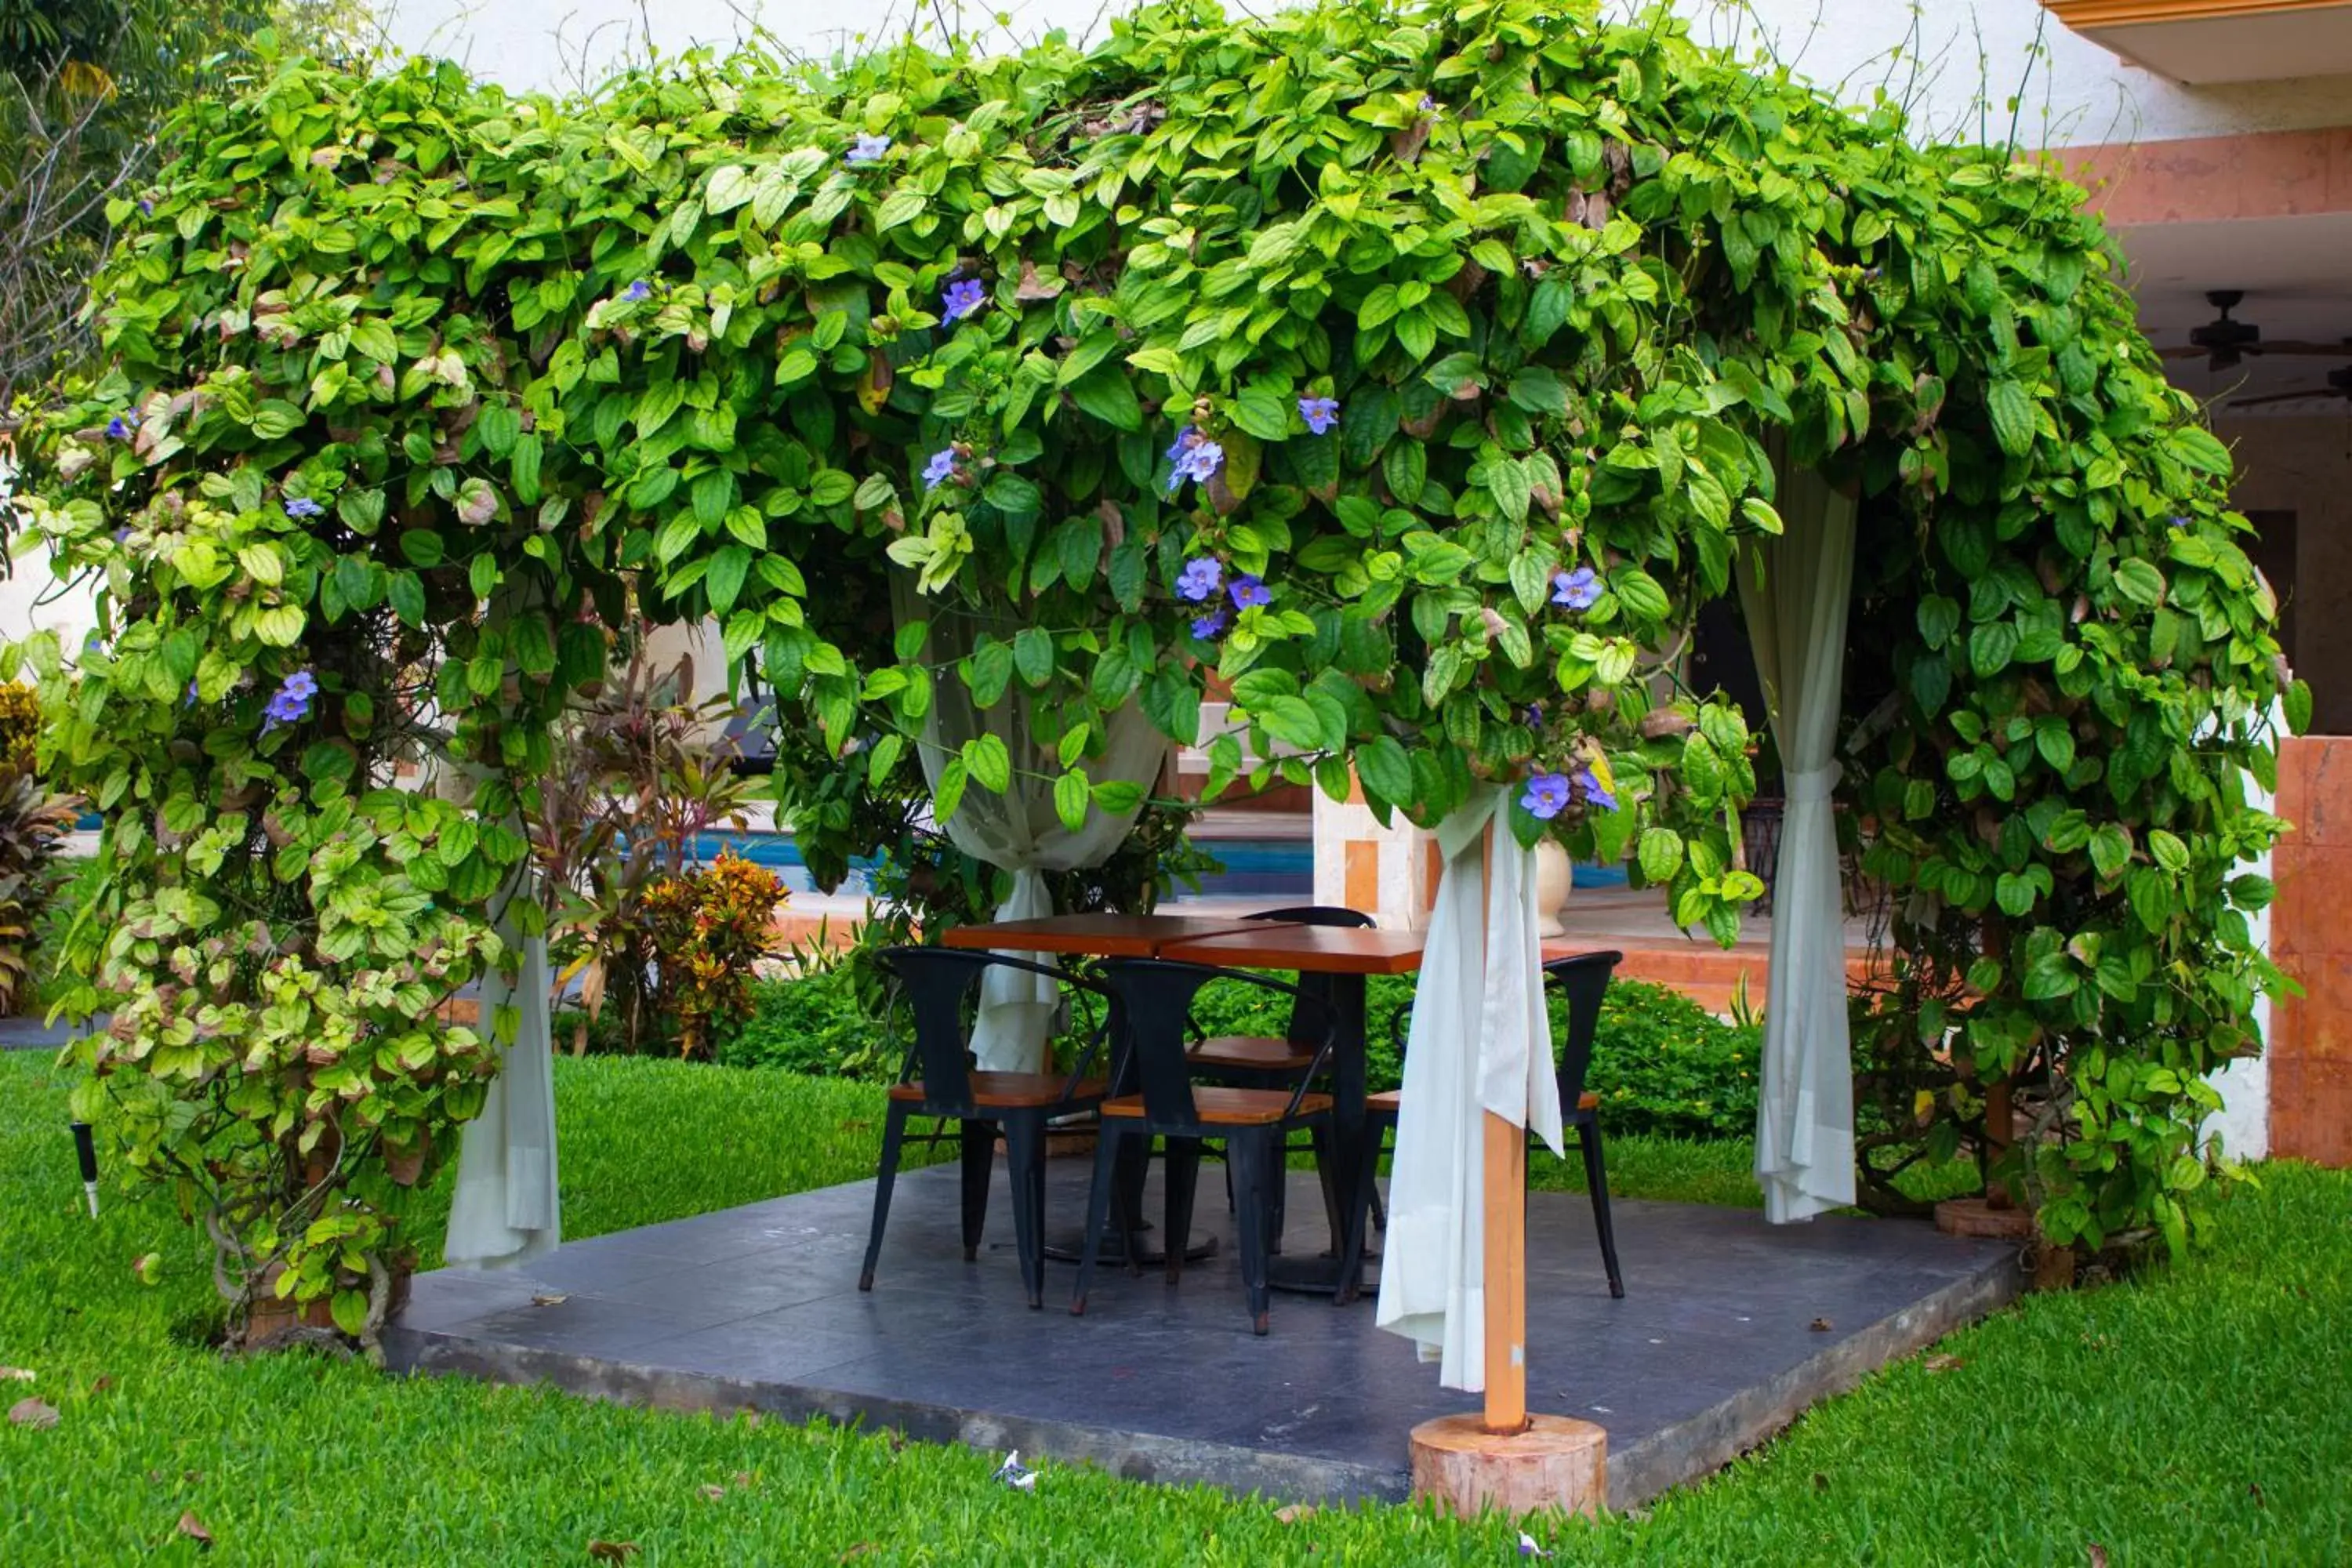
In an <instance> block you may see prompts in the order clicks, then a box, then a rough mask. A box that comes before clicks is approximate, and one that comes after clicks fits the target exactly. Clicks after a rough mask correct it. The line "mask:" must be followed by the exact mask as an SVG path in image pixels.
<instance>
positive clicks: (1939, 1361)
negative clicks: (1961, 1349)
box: [1927, 1355, 1969, 1372]
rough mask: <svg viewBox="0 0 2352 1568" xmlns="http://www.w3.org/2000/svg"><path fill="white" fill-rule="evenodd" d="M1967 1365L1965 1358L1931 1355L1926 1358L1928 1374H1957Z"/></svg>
mask: <svg viewBox="0 0 2352 1568" xmlns="http://www.w3.org/2000/svg"><path fill="white" fill-rule="evenodd" d="M1968 1364H1969V1362H1968V1358H1967V1357H1966V1356H1957V1355H1931V1356H1929V1357H1928V1358H1927V1370H1928V1371H1929V1372H1958V1371H1959V1370H1960V1368H1962V1367H1964V1366H1966V1365H1968Z"/></svg>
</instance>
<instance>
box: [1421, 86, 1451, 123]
mask: <svg viewBox="0 0 2352 1568" xmlns="http://www.w3.org/2000/svg"><path fill="white" fill-rule="evenodd" d="M1421 111H1422V112H1423V114H1426V115H1428V116H1429V117H1430V118H1431V119H1432V120H1434V119H1436V118H1437V117H1438V116H1439V115H1441V114H1443V113H1444V112H1445V111H1444V110H1442V109H1440V108H1438V107H1437V100H1435V99H1433V98H1432V97H1430V96H1429V94H1427V93H1425V92H1424V93H1423V94H1422V95H1421Z"/></svg>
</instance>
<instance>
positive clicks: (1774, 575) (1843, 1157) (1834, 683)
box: [1739, 461, 1855, 1225]
mask: <svg viewBox="0 0 2352 1568" xmlns="http://www.w3.org/2000/svg"><path fill="white" fill-rule="evenodd" d="M1779 492H1780V494H1779V501H1778V505H1779V508H1780V521H1781V526H1782V531H1781V533H1780V537H1779V538H1777V539H1766V540H1764V541H1762V542H1759V544H1757V545H1755V546H1754V547H1753V559H1751V560H1750V561H1748V562H1746V563H1743V568H1744V569H1743V570H1742V571H1741V572H1740V573H1739V596H1740V603H1741V605H1742V606H1743V607H1744V608H1745V610H1746V611H1747V615H1748V631H1749V635H1750V637H1751V638H1752V640H1753V642H1754V644H1755V652H1756V668H1757V672H1758V673H1759V675H1760V676H1761V677H1762V678H1763V684H1764V693H1765V700H1766V702H1767V704H1768V705H1769V709H1770V711H1771V721H1772V737H1773V739H1774V741H1776V742H1778V743H1779V745H1780V767H1781V772H1782V776H1783V781H1784V782H1783V784H1782V789H1781V794H1782V795H1783V797H1784V799H1785V800H1786V802H1787V805H1786V807H1785V809H1784V813H1783V815H1782V816H1781V819H1780V858H1779V861H1778V862H1777V866H1776V869H1775V871H1774V880H1773V888H1772V969H1771V975H1772V983H1771V992H1770V996H1769V1003H1768V1005H1767V1006H1766V1008H1765V1012H1764V1059H1763V1070H1762V1080H1763V1081H1762V1092H1761V1094H1760V1096H1759V1101H1758V1105H1757V1110H1756V1179H1757V1180H1758V1181H1759V1183H1761V1184H1762V1185H1763V1188H1764V1213H1765V1217H1766V1218H1768V1219H1769V1220H1770V1221H1772V1223H1774V1224H1775V1225H1786V1224H1788V1223H1790V1221H1793V1220H1802V1219H1811V1217H1812V1216H1813V1215H1817V1214H1820V1213H1821V1212H1822V1211H1823V1210H1825V1209H1832V1208H1838V1207H1842V1206H1844V1205H1850V1204H1852V1203H1853V1048H1852V1043H1851V1040H1850V1038H1849V1036H1848V1032H1847V1020H1846V991H1845V899H1844V892H1843V887H1842V885H1841V878H1840V875H1839V868H1838V848H1837V823H1836V817H1835V814H1834V812H1833V810H1832V805H1831V795H1832V792H1833V791H1834V790H1835V789H1836V787H1837V782H1838V775H1839V768H1838V763H1837V761H1836V757H1835V751H1836V746H1837V721H1838V712H1839V708H1840V703H1841V700H1842V695H1843V684H1844V675H1845V626H1846V604H1847V599H1848V596H1849V595H1850V593H1851V591H1852V588H1853V542H1854V510H1855V503H1854V498H1853V495H1852V494H1849V493H1847V492H1844V491H1842V490H1840V489H1837V488H1835V487H1834V486H1832V484H1831V483H1830V482H1829V481H1828V480H1826V479H1823V478H1822V476H1821V475H1819V474H1817V473H1815V472H1813V471H1812V470H1811V469H1810V468H1799V469H1795V470H1794V471H1791V469H1790V465H1789V464H1787V463H1786V462H1785V461H1783V462H1781V463H1780V483H1779ZM1759 578H1760V581H1759Z"/></svg>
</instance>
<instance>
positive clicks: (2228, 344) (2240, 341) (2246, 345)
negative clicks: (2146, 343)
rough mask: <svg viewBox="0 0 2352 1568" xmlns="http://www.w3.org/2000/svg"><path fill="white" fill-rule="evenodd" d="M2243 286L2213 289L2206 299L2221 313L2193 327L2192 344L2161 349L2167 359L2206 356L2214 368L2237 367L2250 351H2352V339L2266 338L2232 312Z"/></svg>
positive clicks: (2209, 366)
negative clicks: (2297, 339) (2298, 339)
mask: <svg viewBox="0 0 2352 1568" xmlns="http://www.w3.org/2000/svg"><path fill="white" fill-rule="evenodd" d="M2245 298H2246V291H2245V290H2244V289H2208V290H2207V291H2206V294H2205V302H2206V303H2207V304H2209V305H2210V306H2212V307H2213V309H2214V310H2216V311H2218V312H2219V314H2218V315H2217V316H2216V317H2215V318H2214V319H2213V320H2212V321H2208V322H2206V323H2205V324H2204V325H2203V326H2201V327H2191V328H2190V329H2189V346H2188V347H2187V348H2179V349H2161V350H2158V353H2161V354H2162V355H2163V357H2165V358H2166V359H2195V358H2198V357H2200V356H2202V357H2203V359H2204V361H2205V364H2206V368H2207V369H2209V370H2213V371H2225V370H2235V369H2236V368H2237V367H2238V366H2239V365H2240V364H2242V363H2244V361H2245V359H2246V356H2247V355H2249V354H2341V353H2352V342H2339V343H2298V342H2267V343H2266V342H2263V330H2262V328H2260V327H2258V326H2256V325H2254V324H2253V323H2252V321H2237V320H2235V319H2233V318H2232V317H2231V314H2230V312H2231V311H2232V310H2236V309H2237V308H2238V307H2239V305H2240V304H2242V303H2243V302H2244V300H2245Z"/></svg>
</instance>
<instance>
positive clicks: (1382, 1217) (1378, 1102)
mask: <svg viewBox="0 0 2352 1568" xmlns="http://www.w3.org/2000/svg"><path fill="white" fill-rule="evenodd" d="M1624 957H1625V955H1624V954H1623V953H1622V952H1580V953H1578V954H1576V955H1575V956H1574V957H1572V958H1556V959H1553V960H1552V961H1551V962H1550V963H1547V964H1545V965H1544V984H1546V985H1549V986H1557V987H1559V991H1560V994H1562V995H1563V996H1564V997H1565V998H1566V999H1567V1001H1568V1037H1567V1039H1566V1040H1565V1041H1563V1042H1562V1043H1561V1047H1560V1052H1559V1060H1558V1062H1557V1063H1556V1065H1555V1066H1554V1068H1553V1077H1554V1081H1555V1082H1557V1083H1558V1084H1559V1121H1560V1131H1562V1132H1563V1133H1565V1134H1567V1135H1569V1136H1571V1137H1573V1138H1574V1139H1575V1140H1576V1144H1577V1148H1578V1150H1579V1151H1580V1152H1581V1153H1582V1154H1583V1156H1584V1184H1585V1186H1586V1187H1587V1188H1588V1189H1590V1192H1591V1198H1592V1228H1593V1229H1594V1230H1595V1231H1596V1232H1598V1233H1599V1235H1600V1237H1601V1267H1602V1268H1606V1269H1607V1270H1608V1271H1609V1294H1610V1295H1612V1296H1613V1297H1616V1298H1618V1299H1620V1300H1622V1299H1623V1297H1624V1295H1625V1279H1624V1276H1623V1275H1622V1274H1621V1273H1620V1272H1619V1271H1618V1268H1617V1231H1616V1227H1615V1226H1612V1224H1611V1223H1610V1219H1609V1172H1608V1167H1607V1164H1606V1162H1605V1161H1604V1160H1603V1159H1602V1156H1601V1097H1600V1096H1599V1095H1597V1094H1593V1093H1591V1092H1589V1091H1588V1090H1587V1089H1585V1087H1584V1076H1585V1073H1586V1071H1587V1069H1589V1068H1591V1065H1592V1038H1593V1036H1594V1035H1595V1034H1596V1033H1598V1032H1599V1030H1600V1026H1601V998H1602V997H1603V996H1605V995H1607V994H1608V991H1609V979H1610V976H1611V975H1612V973H1614V972H1615V970H1616V968H1617V965H1618V964H1619V963H1622V961H1623V960H1624ZM1404 1018H1405V1015H1404V1014H1403V1013H1402V1012H1400V1013H1399V1014H1398V1015H1397V1016H1395V1017H1394V1018H1392V1019H1391V1025H1390V1026H1391V1029H1392V1030H1394V1031H1395V1032H1396V1034H1397V1035H1398V1037H1399V1038H1398V1041H1397V1044H1398V1047H1399V1054H1400V1055H1402V1047H1403V1044H1404V1042H1403V1039H1402V1035H1403V1023H1404ZM1403 1107H1404V1095H1403V1093H1402V1090H1399V1089H1389V1090H1387V1091H1386V1092H1385V1093H1381V1094H1375V1095H1370V1096H1368V1097H1366V1099H1365V1101H1364V1112H1365V1115H1364V1120H1365V1121H1366V1122H1367V1123H1368V1124H1369V1125H1368V1127H1367V1129H1366V1132H1365V1137H1364V1161H1365V1164H1364V1184H1365V1186H1366V1188H1367V1189H1369V1190H1370V1192H1371V1194H1372V1205H1373V1210H1374V1217H1375V1219H1376V1220H1377V1221H1378V1222H1379V1224H1380V1226H1381V1228H1382V1229H1383V1230H1385V1229H1386V1228H1387V1226H1388V1217H1387V1214H1386V1211H1385V1210H1384V1209H1382V1208H1381V1205H1380V1196H1379V1193H1380V1189H1379V1184H1377V1183H1376V1182H1375V1181H1374V1180H1373V1177H1374V1174H1375V1173H1376V1172H1377V1171H1378V1170H1379V1168H1380V1159H1381V1153H1382V1152H1383V1145H1384V1144H1385V1143H1386V1142H1388V1141H1389V1138H1390V1135H1391V1134H1392V1133H1393V1132H1394V1131H1396V1124H1397V1117H1398V1115H1399V1114H1400V1113H1401V1112H1402V1110H1403ZM1357 1262H1358V1258H1357V1257H1354V1256H1351V1257H1349V1258H1348V1260H1347V1262H1346V1264H1345V1265H1344V1268H1346V1269H1348V1270H1349V1271H1352V1270H1353V1269H1354V1268H1355V1267H1356V1264H1357Z"/></svg>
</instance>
